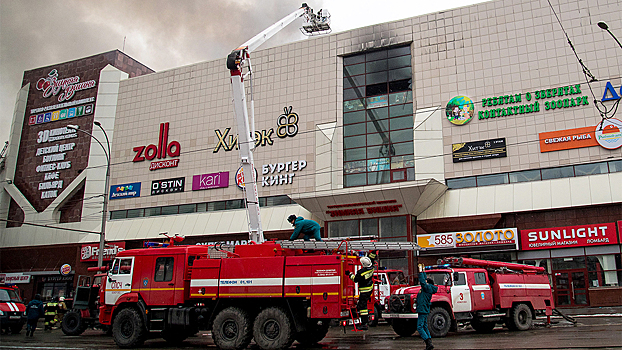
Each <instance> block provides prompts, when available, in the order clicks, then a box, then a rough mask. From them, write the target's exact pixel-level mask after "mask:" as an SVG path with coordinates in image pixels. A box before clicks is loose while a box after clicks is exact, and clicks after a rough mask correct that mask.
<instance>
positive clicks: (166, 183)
mask: <svg viewBox="0 0 622 350" xmlns="http://www.w3.org/2000/svg"><path fill="white" fill-rule="evenodd" d="M185 181H186V178H184V177H178V178H174V179H166V180H155V181H151V195H152V196H154V195H157V194H166V193H176V192H183V191H184V187H185V186H184V185H185Z"/></svg>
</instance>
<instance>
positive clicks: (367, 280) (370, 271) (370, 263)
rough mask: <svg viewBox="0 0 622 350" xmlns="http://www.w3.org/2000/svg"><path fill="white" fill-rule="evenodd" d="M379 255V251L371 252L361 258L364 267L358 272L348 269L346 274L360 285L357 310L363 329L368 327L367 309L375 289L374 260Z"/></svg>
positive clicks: (360, 326) (360, 327)
mask: <svg viewBox="0 0 622 350" xmlns="http://www.w3.org/2000/svg"><path fill="white" fill-rule="evenodd" d="M377 257H378V254H377V252H370V253H369V254H368V255H367V256H364V257H362V258H361V265H363V268H362V269H360V270H359V271H358V272H357V273H356V274H353V273H351V272H350V271H346V275H348V277H350V278H351V279H352V280H353V281H354V282H355V283H358V285H359V300H358V303H357V304H356V310H357V311H358V313H359V316H360V317H361V324H360V325H359V327H358V329H361V330H367V329H368V326H367V323H368V322H369V310H368V309H367V302H368V301H369V299H370V297H371V293H372V292H373V291H374V262H375V260H376V259H377Z"/></svg>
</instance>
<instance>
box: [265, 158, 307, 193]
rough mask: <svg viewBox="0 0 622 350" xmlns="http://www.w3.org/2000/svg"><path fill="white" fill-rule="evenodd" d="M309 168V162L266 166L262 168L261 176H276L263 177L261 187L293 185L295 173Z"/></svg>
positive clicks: (295, 161) (296, 161)
mask: <svg viewBox="0 0 622 350" xmlns="http://www.w3.org/2000/svg"><path fill="white" fill-rule="evenodd" d="M306 167H307V161H305V160H294V161H291V162H284V163H273V164H264V165H263V166H262V167H261V175H268V174H274V175H269V176H262V177H261V187H266V186H278V185H287V184H291V183H292V181H293V179H294V176H296V174H295V173H294V172H295V171H301V170H302V169H304V168H306Z"/></svg>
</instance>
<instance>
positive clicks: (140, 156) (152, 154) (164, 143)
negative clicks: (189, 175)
mask: <svg viewBox="0 0 622 350" xmlns="http://www.w3.org/2000/svg"><path fill="white" fill-rule="evenodd" d="M168 132H169V123H168V122H166V123H160V134H159V135H158V145H157V146H156V145H149V146H138V147H134V148H133V149H132V150H133V151H134V152H135V153H136V154H135V155H134V159H133V160H132V162H142V161H144V160H145V159H146V160H154V159H156V158H157V159H164V158H166V156H167V155H168V156H169V157H179V154H180V153H181V145H180V144H179V142H178V141H171V142H168ZM177 165H179V159H171V160H162V161H155V162H151V164H150V166H149V170H158V169H164V168H173V167H176V166H177Z"/></svg>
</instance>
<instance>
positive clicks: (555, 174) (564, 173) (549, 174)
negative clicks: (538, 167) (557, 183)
mask: <svg viewBox="0 0 622 350" xmlns="http://www.w3.org/2000/svg"><path fill="white" fill-rule="evenodd" d="M573 176H574V170H573V169H572V166H565V167H561V168H549V169H542V180H550V179H561V178H563V177H573Z"/></svg>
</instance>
